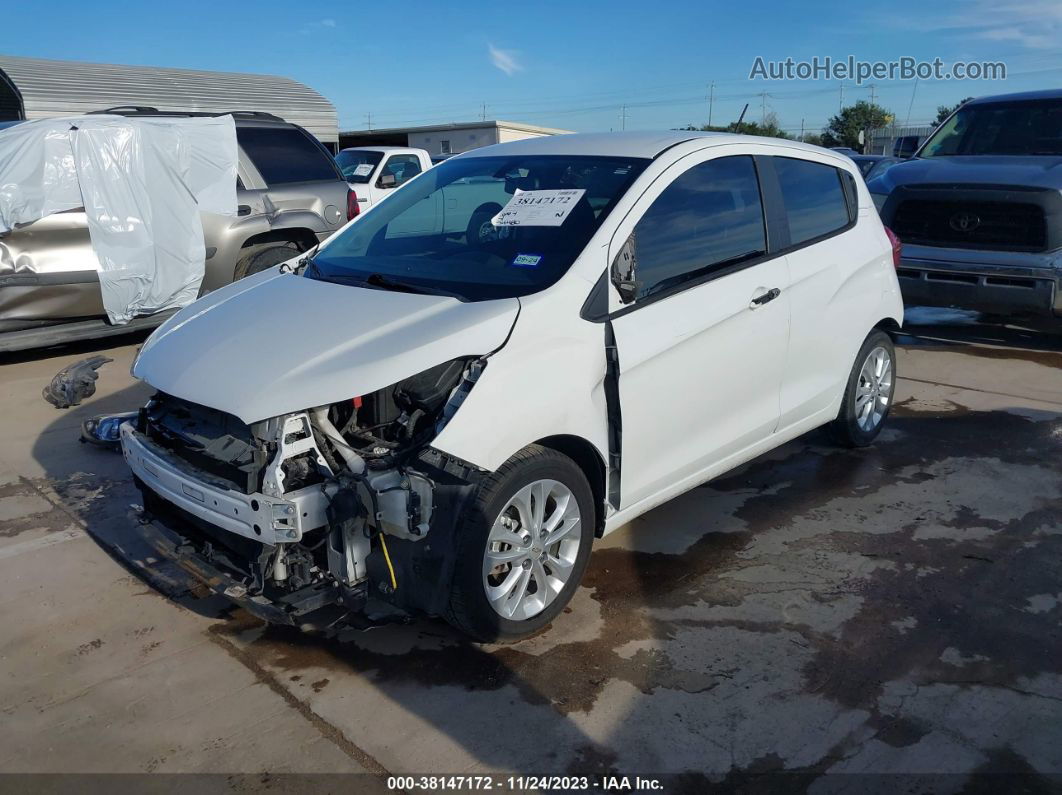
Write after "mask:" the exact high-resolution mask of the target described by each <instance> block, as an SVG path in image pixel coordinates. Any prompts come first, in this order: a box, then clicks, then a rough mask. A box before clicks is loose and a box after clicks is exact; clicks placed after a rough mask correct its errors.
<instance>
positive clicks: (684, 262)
mask: <svg viewBox="0 0 1062 795" xmlns="http://www.w3.org/2000/svg"><path fill="white" fill-rule="evenodd" d="M633 238H634V240H635V241H636V242H635V245H636V251H635V259H636V263H637V264H636V266H635V278H636V281H637V287H636V291H635V294H634V297H635V299H636V300H642V299H645V298H648V297H649V296H652V295H654V294H657V293H661V292H664V291H666V290H669V289H672V288H674V287H677V286H678V285H680V284H682V283H683V282H686V281H689V280H692V279H697V278H700V277H702V276H705V275H708V274H710V273H712V272H714V271H717V270H720V269H723V268H726V267H729V266H732V265H735V264H737V263H739V262H741V261H744V260H748V259H752V258H754V257H758V256H760V255H762V254H764V253H766V251H767V236H766V230H765V227H764V221H763V204H762V202H761V200H760V187H759V182H758V180H757V177H756V167H755V165H754V164H753V161H752V157H750V156H748V155H739V156H734V157H720V158H716V159H714V160H708V161H706V162H704V163H701V164H699V165H696V166H693V167H692V168H690V169H689V170H688V171H686V172H685V173H683V174H682V175H681V176H679V177H678V178H677V179H675V181H674V182H672V183H671V184H670V185H668V186H667V187H666V188H665V189H664V192H663V193H661V194H660V195H659V196H658V197H657V198H656V200H655V201H654V202H653V203H652V205H650V207H649V209H648V210H646V212H645V215H643V216H642V218H641V220H640V221H638V224H637V226H635V228H634V235H633Z"/></svg>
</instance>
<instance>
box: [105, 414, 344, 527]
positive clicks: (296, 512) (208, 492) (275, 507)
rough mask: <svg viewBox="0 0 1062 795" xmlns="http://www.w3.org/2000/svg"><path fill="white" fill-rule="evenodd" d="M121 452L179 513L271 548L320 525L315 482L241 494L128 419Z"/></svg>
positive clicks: (320, 500)
mask: <svg viewBox="0 0 1062 795" xmlns="http://www.w3.org/2000/svg"><path fill="white" fill-rule="evenodd" d="M121 443H122V455H124V456H125V460H126V463H128V464H129V468H130V469H132V470H133V474H134V475H136V476H137V477H138V478H140V480H141V481H143V483H144V484H145V485H146V486H147V487H148V488H150V489H151V490H152V491H154V492H155V493H156V494H158V495H159V496H160V497H162V498H163V499H164V500H166V501H168V502H170V503H173V504H174V505H176V506H177V507H178V508H180V509H181V510H183V511H187V512H188V513H190V514H192V515H193V516H195V517H197V518H199V519H202V520H203V521H204V522H207V523H209V524H211V525H213V526H215V527H219V528H221V529H222V530H226V531H228V532H230V533H235V534H236V535H240V536H243V537H244V538H248V539H250V540H251V541H259V542H261V543H263V544H269V545H270V546H274V545H276V544H283V543H293V542H296V541H299V540H300V539H301V538H302V536H303V533H304V532H306V531H309V530H312V529H314V528H316V527H321V526H322V525H324V524H326V522H327V519H326V516H325V511H326V510H327V508H328V496H327V495H326V494H325V492H324V491H322V489H321V488H320V487H319V486H308V487H306V488H304V489H300V490H299V491H293V492H291V493H289V494H287V495H285V498H283V499H281V498H278V497H268V496H266V495H264V494H260V493H255V494H243V493H242V492H239V491H236V490H234V489H231V488H227V487H226V486H225V484H224V483H223V482H221V481H220V480H215V481H214V482H208V480H207V479H206V478H205V476H204V475H203V473H201V472H199V471H197V470H194V469H193V468H192V467H190V466H189V465H188V464H186V463H185V462H184V461H182V460H181V459H180V458H178V457H177V456H175V455H173V454H172V453H170V452H169V451H168V450H166V449H165V448H163V447H160V446H159V445H157V444H155V443H154V442H153V441H151V440H150V439H148V437H147V436H145V435H144V434H142V433H140V432H139V431H137V430H136V428H135V427H134V426H133V424H132V423H125V424H124V425H122V427H121Z"/></svg>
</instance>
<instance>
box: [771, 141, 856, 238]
mask: <svg viewBox="0 0 1062 795" xmlns="http://www.w3.org/2000/svg"><path fill="white" fill-rule="evenodd" d="M774 169H775V172H776V173H777V174H778V183H779V185H780V186H781V189H782V200H783V201H784V202H785V210H786V215H787V216H788V217H789V242H790V244H791V245H794V246H798V245H800V244H801V243H806V242H807V241H809V240H814V239H815V238H817V237H822V236H823V235H828V234H830V233H831V232H836V231H837V230H838V229H841V228H843V227H845V226H847V225H848V223H849V220H850V219H849V213H848V202H847V201H846V200H845V192H844V188H843V187H842V186H841V172H840V171H839V170H838V169H836V168H834V167H833V166H827V165H824V164H823V163H814V162H812V161H810V160H798V159H796V158H791V157H776V158H775V159H774Z"/></svg>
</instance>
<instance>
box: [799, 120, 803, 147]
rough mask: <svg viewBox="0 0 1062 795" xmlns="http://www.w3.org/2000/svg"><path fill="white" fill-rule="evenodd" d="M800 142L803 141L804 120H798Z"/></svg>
mask: <svg viewBox="0 0 1062 795" xmlns="http://www.w3.org/2000/svg"><path fill="white" fill-rule="evenodd" d="M800 143H804V120H803V119H801V120H800Z"/></svg>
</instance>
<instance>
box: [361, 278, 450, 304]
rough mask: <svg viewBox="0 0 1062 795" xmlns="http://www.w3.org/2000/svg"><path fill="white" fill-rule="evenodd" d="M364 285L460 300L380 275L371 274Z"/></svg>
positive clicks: (437, 290) (418, 285)
mask: <svg viewBox="0 0 1062 795" xmlns="http://www.w3.org/2000/svg"><path fill="white" fill-rule="evenodd" d="M365 284H367V285H369V286H370V287H382V288H383V289H385V290H395V291H396V292H402V293H420V294H422V295H445V296H447V297H449V298H461V296H459V295H457V294H456V293H452V292H450V291H449V290H443V289H440V288H438V287H429V286H427V285H424V284H413V283H412V282H405V281H402V280H401V279H395V278H393V277H391V276H385V275H384V274H382V273H371V274H369V275H368V276H367V277H366V278H365Z"/></svg>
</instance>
